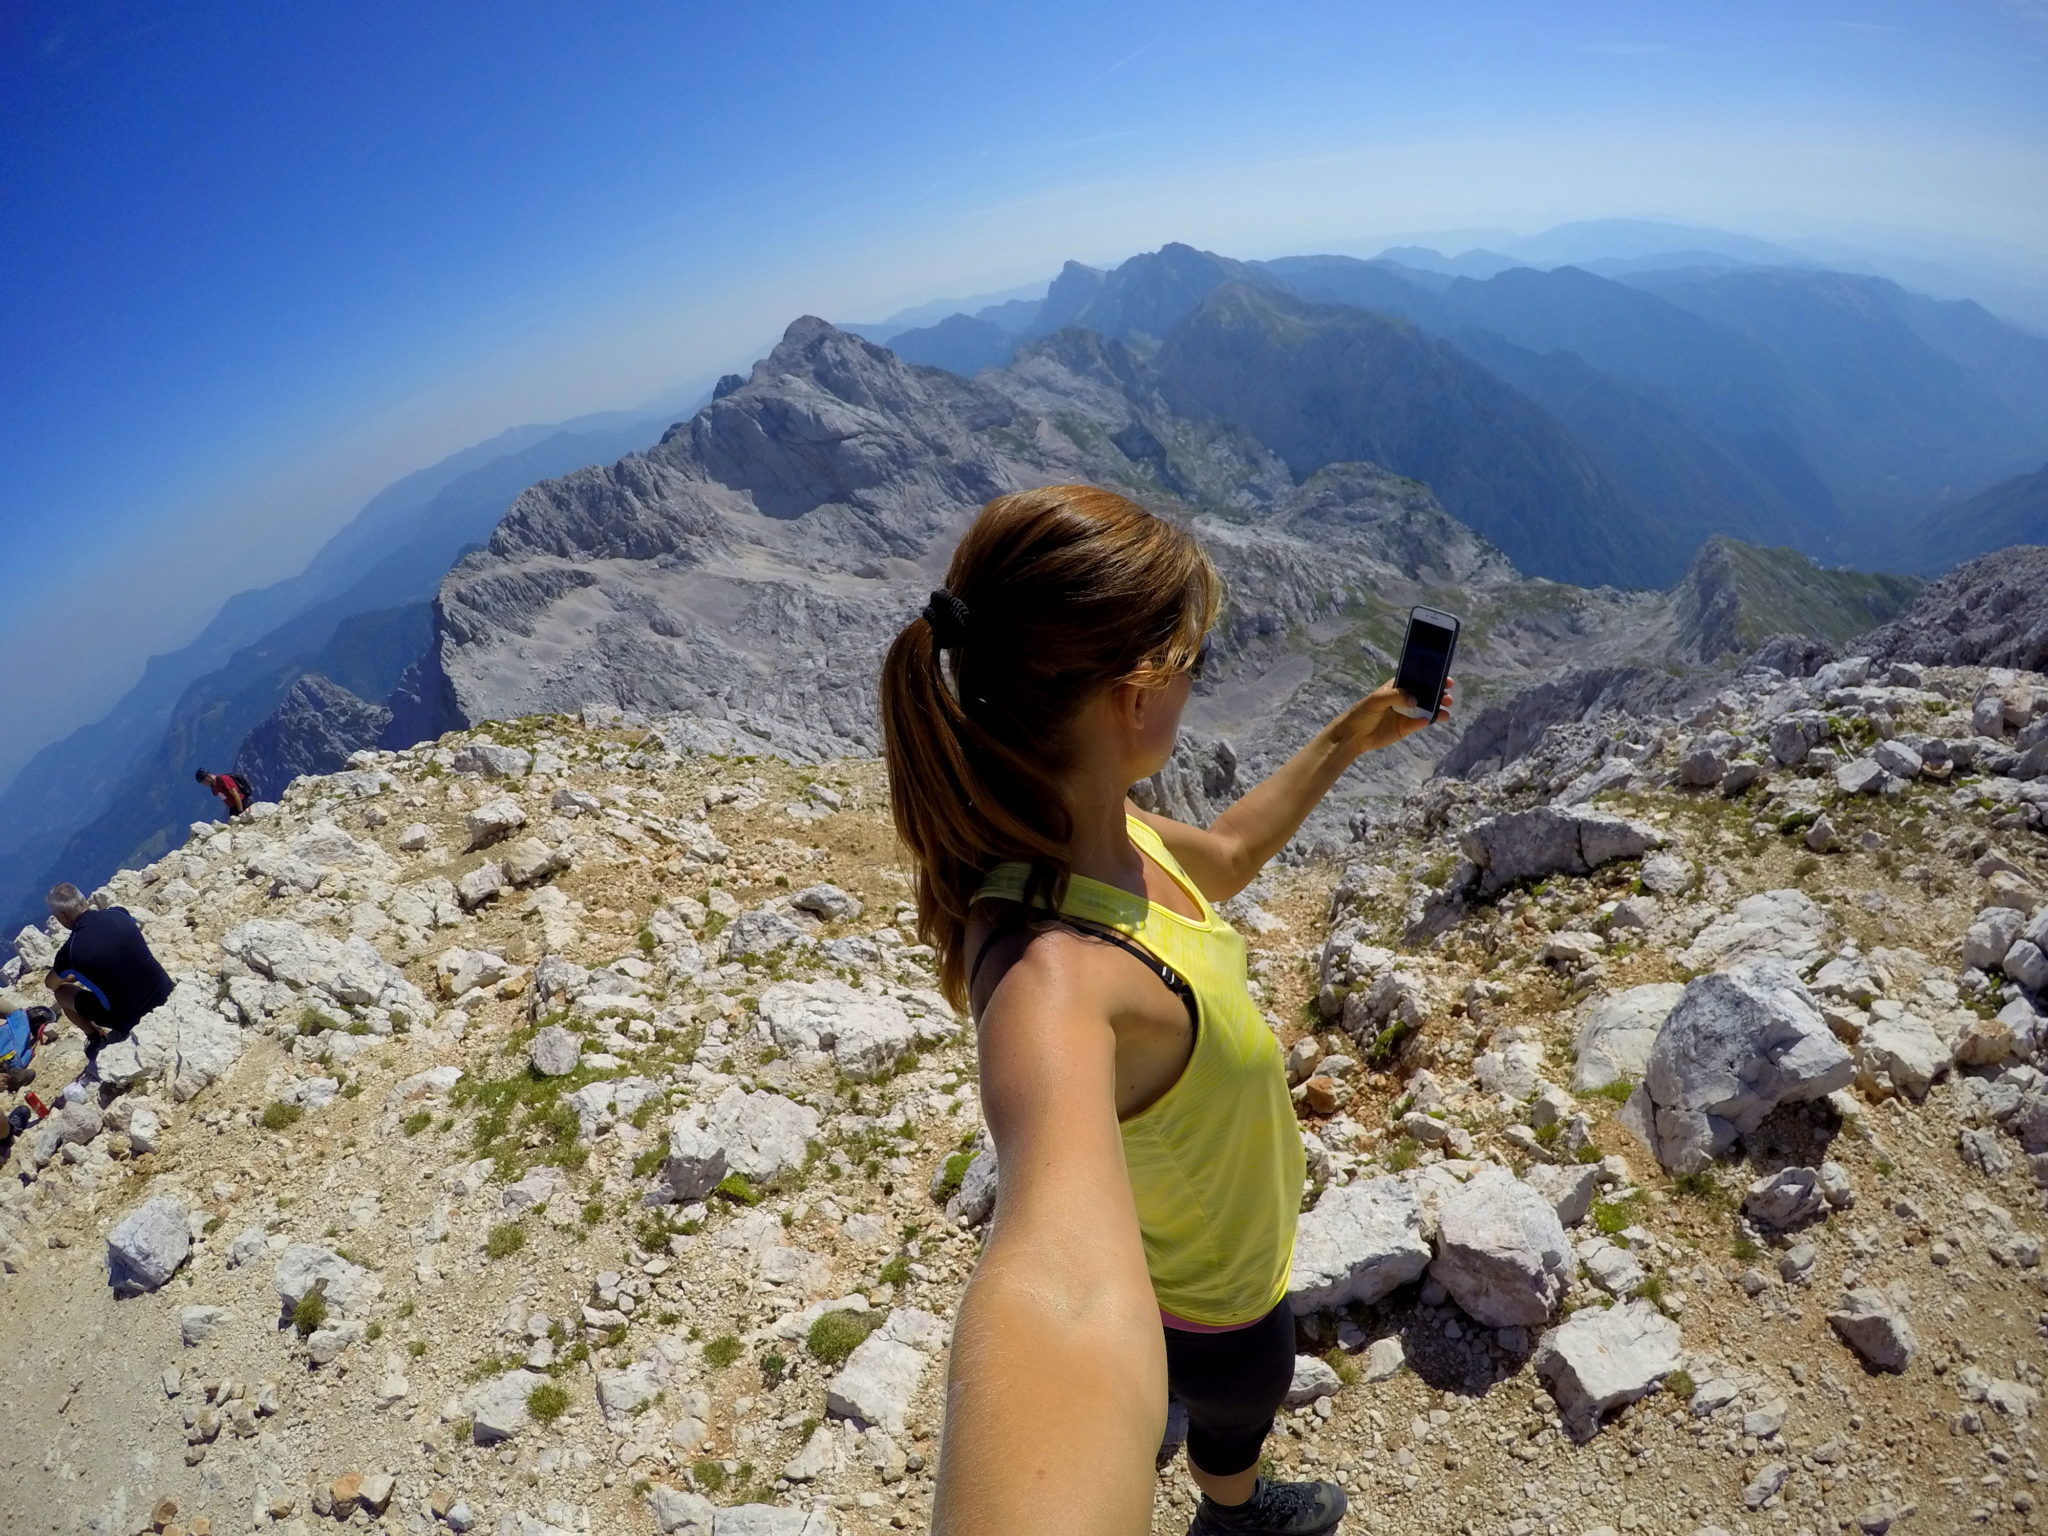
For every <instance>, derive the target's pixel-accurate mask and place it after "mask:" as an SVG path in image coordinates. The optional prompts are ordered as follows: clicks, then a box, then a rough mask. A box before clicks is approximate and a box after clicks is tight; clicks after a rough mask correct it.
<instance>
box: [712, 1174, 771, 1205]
mask: <svg viewBox="0 0 2048 1536" xmlns="http://www.w3.org/2000/svg"><path fill="white" fill-rule="evenodd" d="M712 1193H713V1194H714V1195H717V1196H718V1197H719V1198H720V1199H722V1200H730V1201H731V1202H732V1203H733V1204H734V1205H759V1204H760V1203H761V1194H760V1191H758V1190H757V1189H755V1188H754V1186H753V1185H752V1184H751V1183H749V1182H748V1180H747V1176H746V1175H745V1174H743V1173H728V1174H727V1175H726V1176H725V1177H724V1178H722V1179H720V1180H719V1181H718V1188H716V1189H714V1190H713V1191H712Z"/></svg>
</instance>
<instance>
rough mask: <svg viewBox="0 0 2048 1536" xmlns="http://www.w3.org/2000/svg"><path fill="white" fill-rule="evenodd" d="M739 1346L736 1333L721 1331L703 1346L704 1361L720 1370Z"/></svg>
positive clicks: (732, 1357)
mask: <svg viewBox="0 0 2048 1536" xmlns="http://www.w3.org/2000/svg"><path fill="white" fill-rule="evenodd" d="M827 1315H828V1316H829V1315H830V1314H827ZM741 1348H742V1345H741V1344H740V1340H739V1335H738V1334H736V1333H721V1334H720V1335H719V1336H718V1337H717V1338H715V1339H713V1340H712V1341H711V1342H710V1343H709V1344H706V1345H705V1346H704V1363H705V1364H706V1365H708V1366H710V1367H711V1368H712V1369H713V1370H714V1371H722V1370H724V1369H725V1368H726V1367H727V1366H728V1365H731V1364H732V1363H733V1361H735V1360H737V1359H739V1357H740V1350H741Z"/></svg>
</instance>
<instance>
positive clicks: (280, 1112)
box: [258, 1099, 306, 1131]
mask: <svg viewBox="0 0 2048 1536" xmlns="http://www.w3.org/2000/svg"><path fill="white" fill-rule="evenodd" d="M305 1117H306V1111H305V1109H304V1107H303V1106H301V1105H298V1104H287V1103H285V1101H284V1100H283V1099H272V1100H271V1101H270V1102H269V1103H268V1104H266V1105H264V1106H263V1115H262V1118H261V1119H260V1120H259V1121H258V1124H260V1125H261V1126H262V1127H263V1129H265V1130H266V1131H282V1130H287V1129H289V1128H290V1127H292V1126H294V1125H297V1124H298V1123H299V1122H300V1121H301V1120H303V1119H304V1118H305Z"/></svg>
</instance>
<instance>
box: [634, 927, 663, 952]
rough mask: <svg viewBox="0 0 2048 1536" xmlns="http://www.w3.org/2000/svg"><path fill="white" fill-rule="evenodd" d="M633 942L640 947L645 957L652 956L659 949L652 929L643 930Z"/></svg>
mask: <svg viewBox="0 0 2048 1536" xmlns="http://www.w3.org/2000/svg"><path fill="white" fill-rule="evenodd" d="M633 942H634V943H635V944H637V945H639V946H640V953H641V954H643V955H651V954H653V953H654V951H655V949H656V948H657V941H656V940H655V937H654V930H653V929H652V928H642V929H641V930H640V931H639V933H637V934H635V935H634V936H633Z"/></svg>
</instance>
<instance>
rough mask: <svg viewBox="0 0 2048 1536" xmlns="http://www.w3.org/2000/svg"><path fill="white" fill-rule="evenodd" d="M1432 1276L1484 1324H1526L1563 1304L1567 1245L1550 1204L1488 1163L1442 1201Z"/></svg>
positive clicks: (1569, 1269) (1543, 1318) (1569, 1262)
mask: <svg viewBox="0 0 2048 1536" xmlns="http://www.w3.org/2000/svg"><path fill="white" fill-rule="evenodd" d="M1429 1273H1430V1278H1431V1279H1433V1280H1435V1281H1437V1282H1438V1283H1439V1284H1441V1285H1442V1286H1443V1287H1444V1289H1445V1290H1447V1291H1449V1292H1450V1294H1451V1298H1452V1299H1453V1300H1454V1301H1456V1302H1457V1303H1458V1305H1459V1306H1460V1307H1462V1308H1464V1310H1465V1311H1466V1313H1467V1314H1468V1315H1470V1316H1471V1317H1472V1318H1474V1319H1475V1320H1477V1321H1478V1322H1481V1323H1484V1324H1485V1325H1486V1326H1487V1327H1489V1328H1508V1327H1527V1326H1530V1325H1532V1324H1535V1323H1541V1322H1547V1321H1548V1320H1549V1318H1550V1315H1551V1313H1552V1312H1553V1311H1555V1310H1556V1308H1557V1304H1558V1302H1559V1301H1560V1300H1562V1299H1563V1296H1564V1292H1565V1287H1566V1286H1568V1285H1569V1284H1570V1283H1571V1275H1572V1260H1571V1248H1570V1246H1569V1244H1568V1243H1567V1242H1566V1241H1565V1235H1564V1227H1563V1225H1562V1224H1561V1223H1560V1222H1559V1220H1558V1216H1557V1212H1556V1211H1555V1210H1554V1209H1553V1208H1552V1207H1551V1204H1550V1202H1549V1201H1548V1200H1547V1199H1545V1198H1544V1197H1543V1195H1541V1194H1539V1193H1538V1192H1537V1191H1536V1190H1534V1189H1532V1188H1531V1187H1530V1186H1528V1185H1527V1184H1524V1183H1523V1182H1522V1181H1521V1180H1519V1179H1517V1178H1516V1177H1515V1176H1514V1175H1513V1174H1511V1173H1509V1172H1508V1171H1507V1170H1506V1169H1505V1168H1500V1167H1497V1166H1493V1165H1488V1166H1486V1167H1482V1168H1481V1169H1480V1170H1479V1171H1478V1172H1476V1173H1475V1174H1473V1176H1472V1177H1471V1179H1470V1180H1469V1181H1468V1182H1467V1183H1466V1184H1465V1185H1464V1186H1463V1187H1462V1188H1461V1189H1458V1190H1456V1191H1454V1192H1453V1193H1451V1194H1450V1195H1449V1196H1448V1197H1446V1199H1445V1200H1444V1203H1443V1209H1442V1212H1441V1214H1440V1215H1439V1217H1438V1221H1437V1238H1436V1260H1435V1262H1434V1263H1432V1264H1431V1265H1430V1268H1429Z"/></svg>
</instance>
